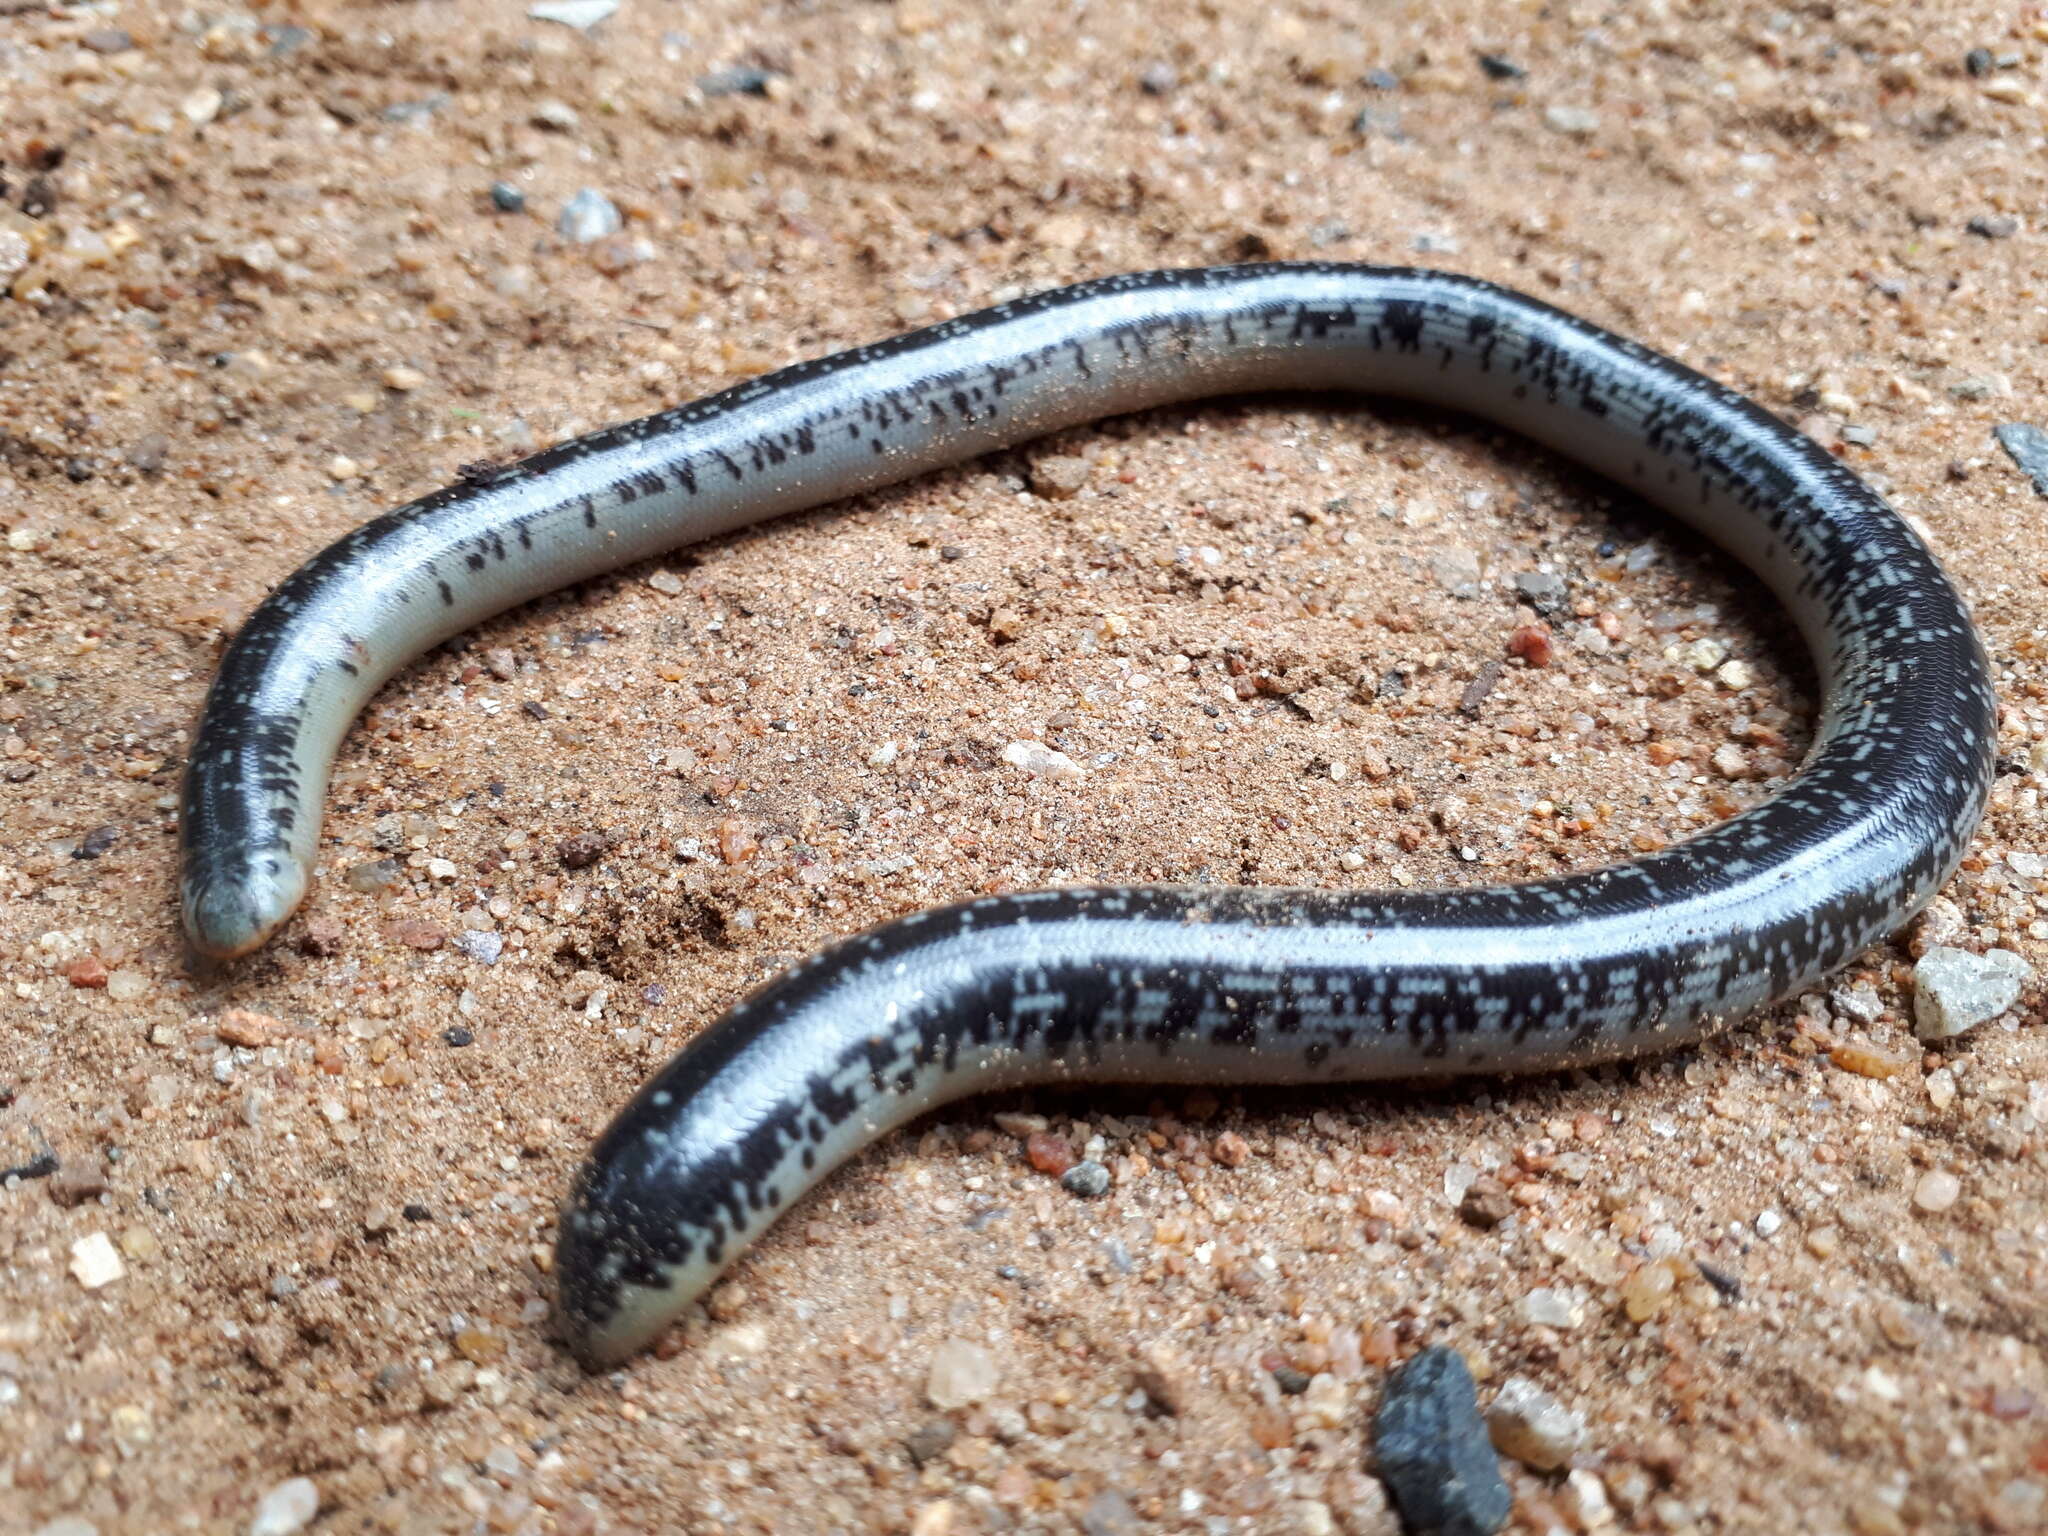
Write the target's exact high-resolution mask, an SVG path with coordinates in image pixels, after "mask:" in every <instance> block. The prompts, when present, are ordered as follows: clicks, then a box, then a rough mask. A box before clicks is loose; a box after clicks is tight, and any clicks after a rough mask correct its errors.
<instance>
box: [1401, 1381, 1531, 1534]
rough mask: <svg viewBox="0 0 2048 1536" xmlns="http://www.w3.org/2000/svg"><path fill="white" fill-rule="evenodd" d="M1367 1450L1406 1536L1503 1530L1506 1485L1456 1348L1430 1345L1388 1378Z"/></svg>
mask: <svg viewBox="0 0 2048 1536" xmlns="http://www.w3.org/2000/svg"><path fill="white" fill-rule="evenodd" d="M1373 1450H1374V1454H1375V1456H1376V1457H1377V1459H1378V1462H1379V1475H1380V1477H1381V1479H1382V1480H1383V1481H1384V1482H1385V1483H1386V1485H1387V1487H1388V1490H1389V1491H1390V1492H1391V1493H1392V1494H1393V1496H1394V1503H1395V1505H1396V1506H1397V1507H1398V1508H1399V1509H1400V1511H1401V1519H1402V1521H1403V1523H1404V1524H1405V1526H1406V1527H1407V1529H1408V1531H1409V1532H1410V1536H1493V1533H1494V1532H1495V1531H1498V1530H1499V1529H1500V1528H1501V1527H1502V1526H1503V1525H1504V1524H1506V1522H1507V1518H1508V1510H1509V1508H1510V1506H1511V1504H1512V1499H1511V1497H1510V1495H1509V1493H1508V1485H1507V1484H1506V1482H1504V1481H1503V1480H1502V1478H1501V1475H1500V1463H1499V1461H1498V1460H1496V1459H1495V1456H1494V1451H1493V1445H1492V1442H1491V1441H1490V1440H1489V1439H1488V1438H1487V1433H1486V1425H1485V1423H1484V1422H1483V1421H1482V1420H1481V1419H1480V1417H1479V1403H1478V1399H1477V1396H1476V1394H1475V1393H1474V1391H1473V1387H1472V1372H1471V1371H1470V1370H1469V1369H1468V1368H1467V1367H1466V1365H1465V1361H1464V1357H1463V1356H1461V1355H1460V1354H1459V1353H1458V1352H1457V1351H1456V1350H1454V1349H1450V1348H1447V1347H1445V1346H1444V1345H1441V1344H1438V1345H1432V1346H1431V1347H1430V1348H1428V1349H1425V1350H1423V1351H1422V1353H1421V1354H1419V1355H1417V1356H1416V1357H1415V1358H1414V1359H1413V1360H1410V1361H1409V1362H1408V1363H1407V1364H1406V1365H1404V1366H1402V1367H1401V1368H1400V1369H1399V1370H1397V1371H1395V1372H1394V1373H1393V1374H1392V1375H1391V1376H1389V1377H1388V1378H1387V1384H1386V1388H1385V1390H1384V1391H1383V1392H1382V1393H1381V1395H1380V1404H1379V1408H1378V1410H1377V1411H1376V1412H1375V1413H1374V1415H1373Z"/></svg>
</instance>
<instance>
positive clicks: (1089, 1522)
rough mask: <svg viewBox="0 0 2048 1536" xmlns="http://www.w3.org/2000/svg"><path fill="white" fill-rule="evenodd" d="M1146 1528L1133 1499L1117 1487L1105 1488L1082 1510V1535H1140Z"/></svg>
mask: <svg viewBox="0 0 2048 1536" xmlns="http://www.w3.org/2000/svg"><path fill="white" fill-rule="evenodd" d="M1144 1529H1145V1525H1144V1522H1142V1521H1141V1520H1139V1519H1138V1513H1137V1511H1136V1510H1134V1509H1132V1508H1131V1501H1130V1500H1129V1499H1127V1498H1125V1497H1124V1495H1123V1493H1122V1492H1121V1491H1120V1490H1118V1489H1115V1488H1105V1489H1103V1490H1102V1491H1101V1492H1100V1493H1098V1494H1096V1495H1095V1497H1094V1498H1092V1499H1090V1500H1089V1501H1088V1506H1087V1508H1085V1509H1083V1510H1082V1511H1081V1533H1082V1536H1138V1533H1139V1532H1141V1531H1143V1530H1144Z"/></svg>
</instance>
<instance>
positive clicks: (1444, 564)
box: [1429, 549, 1479, 597]
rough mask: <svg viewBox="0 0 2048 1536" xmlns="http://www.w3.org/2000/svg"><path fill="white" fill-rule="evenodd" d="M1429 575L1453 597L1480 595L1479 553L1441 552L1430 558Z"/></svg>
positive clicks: (1466, 550) (1467, 551)
mask: <svg viewBox="0 0 2048 1536" xmlns="http://www.w3.org/2000/svg"><path fill="white" fill-rule="evenodd" d="M1429 573H1430V575H1432V576H1434V577H1435V578H1436V583H1437V585H1438V586H1440V587H1442V588H1443V589H1444V590H1445V591H1446V592H1448V593H1450V594H1451V595H1452V596H1453V597H1477V596H1478V595H1479V553H1478V551H1477V550H1471V549H1445V550H1439V551H1438V552H1437V553H1436V554H1434V555H1431V556H1430V557H1429Z"/></svg>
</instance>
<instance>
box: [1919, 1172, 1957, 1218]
mask: <svg viewBox="0 0 2048 1536" xmlns="http://www.w3.org/2000/svg"><path fill="white" fill-rule="evenodd" d="M1962 1193H1963V1181H1962V1180H1961V1179H1958V1178H1957V1177H1956V1176H1955V1175H1954V1174H1952V1173H1950V1172H1949V1171H1948V1170H1947V1169H1945V1168H1930V1169H1928V1170H1927V1172H1925V1173H1923V1174H1921V1175H1920V1177H1919V1179H1918V1181H1917V1182H1915V1184H1914V1185H1913V1205H1914V1208H1915V1209H1916V1210H1922V1211H1925V1212H1926V1213H1927V1214H1928V1215H1930V1216H1939V1215H1940V1214H1941V1213H1942V1212H1943V1211H1945V1210H1948V1209H1949V1208H1950V1207H1951V1206H1953V1205H1954V1204H1955V1203H1956V1201H1957V1200H1959V1199H1960V1198H1962Z"/></svg>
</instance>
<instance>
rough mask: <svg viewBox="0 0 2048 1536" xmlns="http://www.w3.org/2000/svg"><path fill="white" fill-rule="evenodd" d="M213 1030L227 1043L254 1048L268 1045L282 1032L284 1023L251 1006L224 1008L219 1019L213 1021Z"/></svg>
mask: <svg viewBox="0 0 2048 1536" xmlns="http://www.w3.org/2000/svg"><path fill="white" fill-rule="evenodd" d="M213 1032H214V1034H216V1035H218V1036H219V1037H220V1038H221V1039H223V1040H225V1041H226V1042H227V1043H228V1044H229V1045H246V1046H248V1047H250V1048H251V1049H254V1048H255V1047H257V1046H263V1045H269V1044H270V1043H271V1042H272V1041H273V1040H275V1039H277V1037H278V1036H279V1035H281V1034H283V1033H284V1023H283V1021H282V1020H279V1019H274V1018H272V1017H271V1016H270V1015H269V1014H267V1013H258V1012H256V1011H255V1010H254V1009H252V1008H224V1009H222V1010H221V1015H220V1017H219V1019H217V1020H215V1021H214V1026H213Z"/></svg>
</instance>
